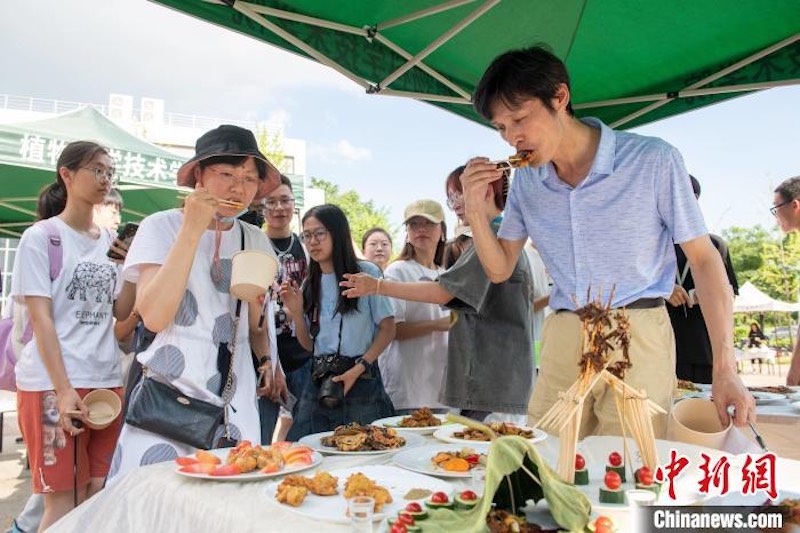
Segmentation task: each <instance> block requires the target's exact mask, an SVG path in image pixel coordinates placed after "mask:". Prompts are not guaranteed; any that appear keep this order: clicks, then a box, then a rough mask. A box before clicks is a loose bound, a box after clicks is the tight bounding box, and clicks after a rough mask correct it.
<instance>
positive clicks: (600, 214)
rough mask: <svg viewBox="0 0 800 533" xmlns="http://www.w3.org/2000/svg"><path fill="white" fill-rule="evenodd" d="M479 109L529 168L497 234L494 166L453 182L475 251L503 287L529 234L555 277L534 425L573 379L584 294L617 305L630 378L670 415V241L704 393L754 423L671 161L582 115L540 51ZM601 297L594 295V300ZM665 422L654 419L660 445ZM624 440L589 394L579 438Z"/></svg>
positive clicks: (509, 68) (713, 270)
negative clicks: (709, 354) (490, 199)
mask: <svg viewBox="0 0 800 533" xmlns="http://www.w3.org/2000/svg"><path fill="white" fill-rule="evenodd" d="M473 101H474V105H475V108H476V110H477V111H478V112H479V113H480V114H481V115H482V116H484V117H485V118H486V119H487V120H489V121H490V122H491V124H492V125H493V126H494V127H495V128H496V129H497V130H498V132H499V133H500V135H501V136H502V137H503V139H505V140H506V142H508V143H509V144H510V145H511V146H513V147H514V148H515V149H516V150H518V151H522V150H526V151H529V152H530V160H529V161H530V165H529V166H528V167H526V168H521V169H519V170H517V171H516V176H515V179H514V181H513V183H512V186H511V190H510V192H509V197H508V202H507V204H506V209H505V212H504V219H503V224H502V226H501V227H500V231H499V232H498V235H497V237H495V234H494V233H493V232H492V231H491V229H490V228H489V226H488V224H487V223H486V216H485V215H484V214H483V213H482V205H483V202H482V201H481V200H482V198H483V197H484V195H485V194H486V189H487V186H488V185H489V183H491V182H492V181H494V180H496V179H499V178H500V177H501V175H502V172H503V171H502V170H499V169H497V167H496V165H495V164H492V163H490V162H489V161H488V159H486V158H475V159H472V160H471V161H470V162H469V164H468V165H467V167H466V170H465V171H464V174H463V175H462V177H461V181H462V184H463V186H464V198H465V208H466V215H467V219H468V220H469V222H470V225H471V227H472V231H473V238H474V245H475V248H476V250H477V252H478V255H479V256H480V259H481V262H482V264H483V266H484V269H485V270H486V273H487V274H488V276H489V278H490V279H491V280H492V281H493V282H495V283H498V282H501V281H504V280H505V279H507V278H508V276H509V274H510V272H511V269H512V268H513V265H514V264H515V262H516V258H517V256H518V255H519V253H520V251H521V250H522V248H523V247H524V245H525V242H526V240H527V238H528V237H530V238H531V240H532V241H533V243H534V245H535V246H536V248H537V249H538V250H539V252H540V253H541V255H542V259H543V260H544V262H545V265H546V266H547V270H548V272H549V273H550V275H551V277H552V279H553V283H554V286H553V291H552V293H551V296H550V307H551V308H552V309H553V310H554V311H556V312H555V313H553V314H552V315H551V316H550V317H549V318H548V320H547V322H546V323H545V326H544V330H543V337H542V344H541V366H540V373H539V379H538V381H537V385H536V387H535V388H534V392H533V396H532V398H531V402H530V405H529V408H528V415H529V418H530V421H531V422H532V423H533V422H536V421H538V420H539V419H540V418H541V417H542V416H543V415H544V414H545V413H546V412H547V410H548V409H549V408H550V407H551V406H552V405H553V403H555V401H556V400H557V398H558V393H559V392H560V391H564V390H566V389H567V388H569V386H570V385H571V384H572V383H573V382H574V381H575V380H576V379H577V377H578V361H579V360H580V357H581V353H582V346H581V330H580V320H579V318H578V316H577V314H576V313H575V311H576V310H577V309H579V308H580V307H582V306H583V305H585V304H586V303H588V302H587V301H586V300H585V299H586V297H587V294H590V295H591V296H590V298H591V299H594V298H598V297H599V298H601V299H602V301H603V302H606V301H608V299H609V295H610V293H611V289H612V288H613V289H614V291H613V300H612V301H611V307H612V308H620V307H626V308H627V309H628V314H629V318H630V322H631V349H630V357H631V363H632V365H633V366H632V368H630V369H629V370H628V371H627V373H626V378H625V379H626V382H627V383H628V384H630V385H632V386H634V387H635V388H637V389H642V388H643V389H645V390H646V391H647V393H648V395H649V397H650V399H652V400H653V401H655V402H656V403H658V404H659V405H660V406H661V407H663V408H664V409H665V410H666V411H667V412H669V411H670V409H671V405H672V400H673V395H674V391H675V385H676V378H675V341H674V337H673V334H672V328H671V325H670V320H669V316H668V315H667V311H666V308H665V307H664V298H666V297H668V296H669V295H670V293H671V291H672V287H673V281H674V279H675V273H676V259H675V252H674V250H673V242H675V243H678V244H680V245H681V248H682V249H683V251H684V252H685V253H686V256H687V258H688V260H689V263H690V264H691V268H692V272H693V273H694V279H695V282H696V288H697V294H698V297H699V299H700V300H701V301H702V302H703V312H704V313H705V317H706V322H707V325H708V332H709V336H710V338H711V343H712V347H713V352H714V364H713V367H714V370H713V384H712V387H713V388H712V391H713V395H714V402H715V404H716V406H717V412H718V415H719V418H720V420H721V421H722V422H723V423H724V424H725V425H727V422H728V418H729V417H728V413H727V407H728V406H734V407H735V413H736V414H735V417H734V422H735V423H736V424H737V425H743V424H746V423H747V421H748V420H754V418H755V408H754V401H753V399H752V397H751V396H750V394H749V392H748V391H747V389H746V388H745V386H744V385H743V383H742V381H741V379H740V378H739V376H738V375H737V373H736V363H735V357H734V349H733V331H732V324H733V320H732V295H731V292H730V286H729V285H728V282H727V278H726V276H725V269H724V267H723V265H722V261H721V260H720V256H719V253H717V251H716V249H715V248H714V246H713V245H712V244H711V241H710V239H709V236H708V231H707V230H706V227H705V223H704V221H703V216H702V214H701V212H700V208H699V206H698V204H697V201H696V200H695V198H694V195H693V193H692V188H691V185H690V181H689V177H688V175H689V173H688V172H687V170H686V168H685V167H684V164H683V160H682V158H681V155H680V154H679V153H678V151H677V150H676V149H675V148H674V147H672V146H670V145H669V144H667V143H666V142H664V141H663V140H661V139H657V138H653V137H643V136H640V135H635V134H632V133H628V132H622V131H615V130H612V129H611V128H609V127H608V126H606V125H605V124H603V123H602V122H601V121H599V120H597V119H594V118H586V119H578V118H576V117H575V116H574V113H573V110H572V106H571V104H570V85H569V75H568V73H567V70H566V66H565V65H564V63H563V62H562V61H561V60H559V59H558V58H557V57H555V56H554V55H553V54H552V53H550V52H549V51H547V50H545V49H543V48H541V47H532V48H527V49H523V50H514V51H510V52H507V53H505V54H503V55H501V56H499V57H497V58H496V59H495V60H494V61H493V62H492V64H491V65H490V66H489V68H488V69H487V70H486V72H485V73H484V75H483V78H482V79H481V81H480V83H479V84H478V87H477V88H476V90H475V94H474V97H473ZM601 291H602V292H601ZM666 420H667V417H666V416H658V417H656V418H654V420H653V423H654V429H655V432H656V437H658V438H663V437H664V434H665V430H666ZM619 433H621V428H620V423H619V417H618V415H617V412H616V407H615V402H614V397H613V394H612V392H611V391H610V390H609V389H607V388H604V387H600V386H598V387H596V388H595V389H594V390H593V391H592V393H591V394H590V395H589V396H588V397H587V399H586V402H585V406H584V413H583V417H582V424H581V428H580V436H581V437H583V436H585V435H593V434H600V435H602V434H619Z"/></svg>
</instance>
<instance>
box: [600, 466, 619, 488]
mask: <svg viewBox="0 0 800 533" xmlns="http://www.w3.org/2000/svg"><path fill="white" fill-rule="evenodd" d="M603 481H604V482H605V484H606V487H608V488H609V489H611V490H617V489H618V488H619V487H620V485H622V478H621V477H619V474H617V473H616V472H614V471H613V470H609V471H608V472H606V477H605V478H604V480H603Z"/></svg>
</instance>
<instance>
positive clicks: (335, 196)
mask: <svg viewBox="0 0 800 533" xmlns="http://www.w3.org/2000/svg"><path fill="white" fill-rule="evenodd" d="M311 186H312V187H314V188H317V189H322V190H323V191H325V202H327V203H329V204H335V205H338V206H339V207H341V208H342V211H344V212H345V214H346V215H347V220H348V221H349V222H350V231H351V233H352V235H353V240H354V241H355V242H356V244H357V245H358V246H359V248H360V247H361V236H362V235H364V232H366V231H367V230H368V229H370V228H374V227H375V226H378V227H381V228H385V229H386V230H388V231H389V232H390V233H393V229H392V228H390V227H389V210H388V209H387V208H386V207H376V206H375V204H374V203H373V201H372V200H367V201H364V200H362V199H361V197H360V196H359V195H358V193H357V192H356V191H353V190H350V191H345V192H340V191H339V186H338V185H334V184H333V183H331V182H330V181H327V180H324V179H320V178H313V177H312V178H311ZM395 248H397V247H396V246H395Z"/></svg>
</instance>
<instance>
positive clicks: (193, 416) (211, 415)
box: [125, 376, 225, 450]
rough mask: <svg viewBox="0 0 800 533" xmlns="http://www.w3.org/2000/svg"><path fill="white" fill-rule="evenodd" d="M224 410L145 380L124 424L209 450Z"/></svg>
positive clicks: (152, 380) (145, 378)
mask: <svg viewBox="0 0 800 533" xmlns="http://www.w3.org/2000/svg"><path fill="white" fill-rule="evenodd" d="M224 411H225V408H224V407H220V406H218V405H214V404H211V403H208V402H204V401H202V400H197V399H195V398H190V397H189V396H186V395H185V394H183V393H182V392H181V391H179V390H178V389H176V388H175V387H173V386H171V385H167V384H166V383H162V382H160V381H156V380H155V379H153V378H151V377H149V376H145V377H144V379H143V380H142V382H141V384H140V385H139V390H138V391H137V392H136V394H134V395H133V400H132V401H131V405H130V407H129V408H128V412H127V414H126V415H125V423H127V424H130V425H131V426H133V427H137V428H140V429H144V430H146V431H150V432H152V433H156V434H158V435H163V436H165V437H168V438H170V439H173V440H176V441H178V442H182V443H184V444H188V445H189V446H193V447H195V448H201V449H203V450H209V449H211V448H213V447H214V435H215V434H216V432H217V428H218V427H219V426H220V424H222V422H223V419H224V415H225V413H224Z"/></svg>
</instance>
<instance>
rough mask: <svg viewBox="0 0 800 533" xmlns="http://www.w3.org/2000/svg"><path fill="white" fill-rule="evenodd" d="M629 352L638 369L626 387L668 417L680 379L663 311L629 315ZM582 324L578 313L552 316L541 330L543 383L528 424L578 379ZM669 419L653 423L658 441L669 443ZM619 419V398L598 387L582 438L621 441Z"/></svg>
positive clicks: (627, 378) (590, 402)
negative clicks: (643, 393)
mask: <svg viewBox="0 0 800 533" xmlns="http://www.w3.org/2000/svg"><path fill="white" fill-rule="evenodd" d="M628 317H629V320H630V337H631V344H630V351H629V356H630V360H631V364H632V365H633V366H632V367H631V368H629V369H628V370H627V371H626V373H625V383H627V384H628V385H630V386H632V387H634V388H636V389H644V390H646V391H647V394H648V396H649V398H650V399H651V400H652V401H654V402H655V403H657V404H658V405H660V406H661V407H662V408H663V409H664V410H665V411H666V412H667V413H668V414H669V412H670V410H671V409H672V401H673V397H674V394H675V387H676V385H677V378H676V377H675V337H674V335H673V333H672V324H671V323H670V320H669V315H668V314H667V310H666V308H665V307H664V306H661V307H657V308H653V309H629V310H628ZM581 338H582V337H581V322H580V320H579V318H578V316H577V315H576V314H575V313H568V312H561V313H553V314H551V315H550V316H549V317H547V319H546V321H545V323H544V327H543V328H542V345H541V354H542V355H541V360H540V367H539V377H538V379H537V380H536V386H535V387H534V389H533V394H532V395H531V400H530V402H529V404H528V423H529V425H533V424H535V423H536V422H537V421H538V420H539V419H540V418H542V417H543V416H544V415H545V413H547V411H548V410H549V409H550V408H551V407H552V406H553V404H554V403H555V402H556V401H557V400H558V393H560V392H562V391H566V390H567V389H569V388H570V387H571V386H572V384H573V383H574V382H575V381H576V380H577V379H578V363H579V361H580V358H581V353H582V348H583V347H582V346H581V343H582V340H581ZM667 416H668V415H656V416H654V417H653V431H654V433H655V436H656V438H664V436H665V434H666V428H667ZM621 434H622V428H621V426H620V418H619V415H618V414H617V408H616V404H615V402H614V393H613V391H612V390H611V389H610V388H608V387H607V386H606V384H605V382H604V381H602V380H601V381H599V382H598V383H597V384H596V385H595V386H594V388H593V389H592V391H591V392H590V393H589V395H588V396H587V397H586V400H585V401H584V409H583V415H582V417H581V425H580V435H579V438H580V439H582V438H584V437H586V436H589V435H621Z"/></svg>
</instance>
